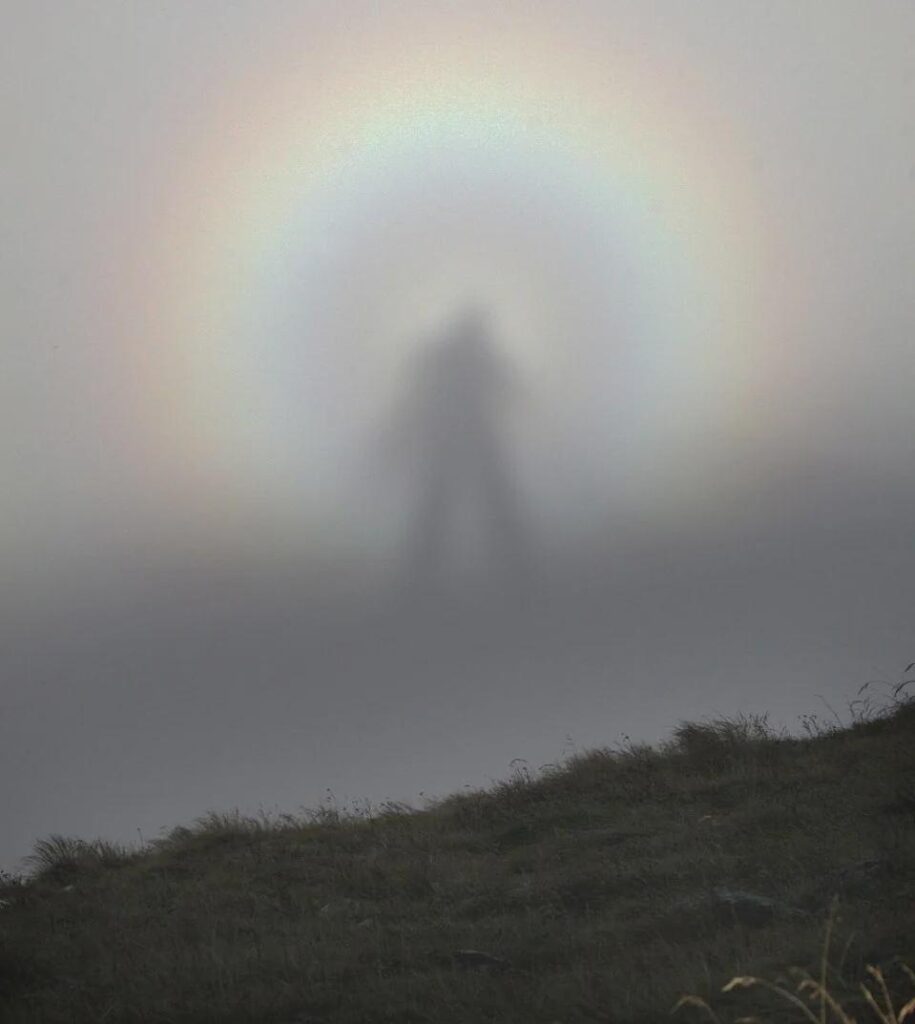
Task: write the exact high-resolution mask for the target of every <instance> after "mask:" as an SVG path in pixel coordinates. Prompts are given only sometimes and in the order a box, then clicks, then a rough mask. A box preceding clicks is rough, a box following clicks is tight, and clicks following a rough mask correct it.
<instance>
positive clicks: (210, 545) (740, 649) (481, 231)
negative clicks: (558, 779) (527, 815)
mask: <svg viewBox="0 0 915 1024" xmlns="http://www.w3.org/2000/svg"><path fill="white" fill-rule="evenodd" d="M3 14H4V18H3V23H4V26H5V30H4V34H3V39H2V41H0V52H2V62H0V67H2V75H3V89H2V92H0V117H2V122H0V124H2V139H3V144H4V159H3V161H2V164H0V210H2V214H0V216H2V228H3V239H4V245H3V247H2V250H0V261H2V262H0V318H2V321H0V326H2V338H3V341H2V345H3V364H2V372H0V421H2V431H0V438H2V441H0V445H2V447H0V460H2V462H0V465H2V472H3V487H2V497H0V503H2V504H0V510H2V520H0V557H2V572H3V578H2V593H0V611H2V620H0V679H2V683H0V686H2V698H0V700H2V703H0V714H2V718H0V794H2V795H0V813H2V820H3V828H2V830H0V864H4V865H7V866H10V865H12V864H14V863H15V862H16V860H17V859H18V858H19V857H21V856H22V855H24V854H25V853H27V852H28V850H29V848H30V845H31V843H32V842H33V840H34V839H35V838H37V837H39V836H42V835H46V834H48V833H50V832H63V833H72V834H79V835H84V836H94V835H97V834H100V835H104V836H107V837H111V838H118V839H125V840H130V839H135V838H137V829H140V830H141V832H142V834H143V835H144V836H145V837H146V838H150V837H152V836H154V835H155V834H156V833H157V831H158V830H159V829H160V828H161V827H163V826H166V825H172V824H177V823H179V822H181V821H183V820H187V819H189V818H191V817H193V816H195V815H197V814H200V813H203V812H204V811H206V810H208V809H210V808H229V807H233V806H239V807H241V808H242V809H244V810H255V809H257V807H258V806H263V807H265V808H272V807H277V806H279V807H281V808H283V809H294V808H296V807H297V806H299V805H301V804H303V803H304V804H311V805H313V804H315V803H317V802H318V801H320V800H321V799H322V798H324V797H325V796H326V795H327V792H328V790H329V791H331V792H332V793H333V795H334V797H335V798H336V799H337V800H339V801H340V802H343V801H345V800H348V799H363V798H365V799H371V800H383V799H386V798H390V799H406V800H418V799H419V794H420V793H421V792H422V793H424V794H426V795H434V794H443V793H445V792H447V791H449V790H452V789H456V788H459V787H460V786H463V785H480V784H484V783H485V782H486V781H487V780H488V779H489V778H493V777H500V776H503V775H504V774H505V773H506V772H507V770H508V766H509V762H510V761H511V760H512V759H513V758H526V759H528V760H529V761H530V763H531V764H533V765H538V764H542V763H544V762H547V761H553V760H556V759H557V758H559V757H560V756H562V754H563V753H564V752H568V751H569V750H571V749H573V748H574V747H586V746H588V745H595V744H600V743H607V742H614V741H616V740H618V739H619V737H620V736H621V735H622V734H628V735H630V736H632V737H634V738H644V739H649V740H653V739H657V738H659V737H660V736H662V735H663V734H664V733H665V732H666V731H667V730H669V729H670V728H671V727H672V726H673V725H675V724H676V722H677V721H678V719H680V718H681V717H685V716H689V717H701V716H704V715H711V714H716V713H724V714H731V713H735V712H737V711H740V710H758V711H769V712H770V713H771V714H772V716H773V718H774V719H775V720H777V721H781V722H785V723H787V724H789V725H790V726H795V725H796V716H797V715H799V714H800V713H802V712H805V711H809V710H823V711H824V712H825V708H824V705H823V704H822V703H821V701H820V699H819V698H818V696H817V695H822V697H824V698H825V699H826V700H828V701H829V702H830V703H831V704H833V705H834V706H836V707H838V708H843V707H844V703H845V702H846V701H847V700H848V699H849V698H850V697H852V696H853V695H854V692H855V690H856V688H857V686H858V685H860V684H861V683H863V682H865V681H867V680H869V679H872V678H875V677H880V678H886V679H892V680H895V679H896V678H898V677H899V672H900V670H901V669H902V667H903V666H904V665H905V664H906V663H908V662H909V661H912V660H913V659H915V642H913V641H915V636H913V628H912V627H913V613H915V572H913V570H915V550H913V537H912V523H913V509H915V506H913V500H915V480H913V472H912V469H913V456H915V403H913V396H912V384H913V372H912V370H913V365H915V360H913V340H915V339H913V329H915V288H913V285H912V267H913V266H915V141H913V140H915V64H913V61H912V54H913V53H915V7H913V5H912V4H910V3H908V2H904V0H900V2H897V3H893V2H884V3H873V2H868V3H845V2H840V0H830V2H828V3H827V2H824V3H807V4H803V5H798V4H795V3H778V2H773V3H767V4H755V3H735V2H733V0H727V2H721V3H718V2H712V0H706V2H704V3H701V4H685V3H657V4H655V3H645V2H639V3H608V2H606V0H603V2H601V3H596V2H595V3H585V2H567V0H566V2H563V3H551V2H548V0H547V2H539V0H538V2H536V3H533V2H531V3H511V2H509V3H504V4H499V5H492V4H488V3H480V4H477V3H472V2H468V3H466V4H446V3H418V2H417V3H411V2H403V3H394V2H383V0H379V2H374V3H350V2H348V0H347V2H341V3H334V4H330V3H325V4H301V3H295V4H293V3H280V2H273V3H262V2H258V3H233V4H227V3H210V2H198V3H194V4H180V3H164V4H153V3H117V4H116V3H113V2H110V3H82V2H79V3H70V4H66V5H61V4H56V3H54V4H52V3H42V2H30V3H6V4H4V5H3ZM468 304H472V305H474V306H475V307H476V308H478V309H480V310H483V311H484V312H485V316H486V318H487V323H488V327H487V331H488V332H489V333H488V335H487V337H488V339H489V342H490V343H491V345H492V347H493V350H494V351H496V352H497V353H498V356H499V359H500V360H501V361H502V362H503V364H504V365H505V366H506V367H508V368H509V372H510V375H511V378H512V380H513V381H514V382H515V384H516V385H517V386H516V394H515V397H513V398H512V399H511V400H510V401H509V400H506V402H505V403H504V405H505V407H504V408H503V407H502V403H501V402H497V403H495V405H494V408H493V419H492V423H491V425H490V426H488V427H487V428H486V430H484V431H483V432H482V433H481V434H480V435H479V436H480V437H488V438H489V439H490V440H492V441H493V443H494V444H495V445H496V446H497V447H498V451H499V455H498V458H497V459H496V460H495V461H496V464H497V465H498V471H497V473H496V475H497V476H498V477H499V479H501V480H502V481H503V482H505V481H510V482H511V487H512V489H513V493H514V494H515V501H516V510H515V513H513V517H512V521H513V522H514V523H515V527H516V532H520V531H521V530H522V529H523V532H524V537H525V542H526V547H527V550H528V551H529V556H528V558H527V561H528V564H527V565H526V566H525V567H524V569H523V571H519V570H518V568H517V566H516V567H515V568H513V569H510V570H509V571H508V572H507V573H498V572H495V571H494V569H493V566H494V565H496V564H497V563H498V562H499V556H500V554H504V548H505V542H504V540H498V539H497V540H495V541H494V542H493V543H492V545H491V546H490V547H489V548H487V547H486V545H485V544H484V543H483V541H482V540H481V539H480V538H481V536H482V535H483V534H484V533H485V527H486V523H487V521H488V520H487V516H489V517H490V518H491V513H492V511H493V503H492V501H491V500H490V499H491V497H492V485H491V484H482V485H470V489H471V490H473V487H474V486H475V487H476V492H475V495H476V499H478V500H477V511H476V513H474V512H473V511H472V510H471V511H467V510H465V509H461V510H457V511H455V515H454V518H453V520H452V519H449V520H448V524H447V525H444V521H442V525H441V527H440V528H439V527H436V528H435V529H433V530H432V536H433V546H436V545H437V546H439V547H441V546H443V545H445V544H448V545H453V548H454V550H453V551H451V553H450V554H449V559H450V562H449V565H450V568H449V569H447V570H445V571H443V572H441V573H439V574H438V575H437V576H436V578H434V579H432V580H429V579H426V580H422V581H419V580H417V579H416V578H415V577H411V576H410V574H409V573H406V572H405V571H404V567H405V566H406V565H408V564H409V560H410V553H411V552H413V553H414V554H415V553H416V551H418V550H419V548H420V545H419V542H418V541H417V540H416V533H417V531H419V532H421V530H422V528H421V527H418V526H417V525H416V524H417V522H420V521H421V520H422V512H421V505H422V501H423V495H424V494H425V495H427V496H428V494H429V493H430V489H431V492H435V488H436V487H438V486H439V485H437V484H429V483H428V482H427V481H426V477H425V476H423V472H424V471H423V470H421V469H417V468H416V465H417V464H416V463H415V461H414V463H412V464H411V466H412V468H411V466H408V467H407V468H406V469H405V468H404V463H403V460H404V459H405V458H406V459H407V461H408V462H409V459H410V458H411V457H412V458H414V460H415V457H416V451H415V442H416V439H417V438H426V439H428V437H430V436H432V437H437V436H438V433H437V430H438V427H436V426H435V424H438V425H439V427H441V423H442V421H441V419H440V417H441V416H442V415H443V414H442V413H441V408H442V407H450V406H449V403H451V404H452V405H454V406H455V407H459V408H465V407H466V406H467V405H468V402H467V401H466V398H467V395H468V394H469V393H473V392H474V390H475V387H476V386H475V385H473V384H471V385H469V388H470V391H469V392H468V390H467V387H468V385H466V384H465V385H455V387H456V389H457V390H456V396H457V397H455V393H452V392H449V395H450V397H448V398H446V399H445V400H444V401H443V402H438V401H436V400H433V401H431V402H430V403H429V405H430V407H431V408H432V409H433V411H432V412H429V411H426V412H425V413H422V414H421V416H420V419H419V420H418V421H417V420H416V419H415V418H414V420H413V427H412V428H411V429H408V430H407V431H406V433H407V437H406V440H404V436H403V434H401V435H399V436H400V441H399V442H397V443H395V444H394V446H393V447H394V448H395V449H397V448H398V445H399V450H398V451H395V452H394V453H393V454H392V452H391V446H390V444H389V443H388V441H387V440H386V439H387V438H388V436H389V434H388V432H389V430H390V426H391V424H392V423H396V422H398V420H399V419H402V418H403V413H404V411H405V410H406V409H408V408H409V407H410V405H409V403H410V401H411V399H410V395H411V393H412V392H411V388H413V387H415V386H416V385H415V381H416V379H417V375H419V377H422V372H423V371H422V370H421V368H422V367H423V366H426V365H428V363H429V360H430V359H431V360H432V362H433V363H434V362H435V359H436V356H435V352H436V351H438V349H437V348H436V346H441V345H442V344H443V339H446V338H447V337H448V336H449V331H452V330H453V325H454V323H455V317H456V316H457V315H458V314H459V313H460V311H461V310H462V309H466V308H467V306H468ZM440 376H442V375H440ZM472 376H473V375H472V374H471V377H472ZM443 377H444V379H445V380H446V383H444V384H442V383H439V384H437V385H436V387H437V388H439V389H442V388H443V389H444V391H446V392H447V391H449V388H450V387H451V385H450V384H449V383H447V381H450V380H452V379H453V377H454V375H453V374H451V375H450V376H449V374H448V373H444V374H443ZM462 388H463V389H464V390H461V389H462ZM477 390H479V389H477ZM433 391H435V388H433ZM436 394H438V392H436ZM433 398H434V396H433ZM469 404H473V403H472V402H471V403H469ZM435 409H438V410H439V411H438V412H435V411H434V410H435ZM423 416H425V417H426V419H425V420H424V419H423V418H422V417H423ZM429 417H432V419H431V420H430V419H429ZM437 417H438V418H437ZM449 422H451V423H452V425H453V424H455V423H456V424H458V428H457V432H458V433H460V434H462V435H464V434H465V433H466V430H465V429H464V427H462V426H460V424H461V423H462V421H461V420H460V416H459V415H458V417H457V419H453V420H451V421H449ZM466 422H469V421H466ZM417 424H418V425H417ZM430 424H431V425H432V426H431V428H430ZM467 429H468V430H469V427H468V428H467ZM411 430H412V433H411ZM395 433H396V431H395ZM442 433H445V434H447V433H448V431H447V430H445V429H444V428H442ZM452 433H454V431H452ZM474 436H477V435H474ZM411 438H412V440H411ZM423 443H424V444H425V447H424V448H423V454H422V456H421V459H420V461H421V462H422V460H423V459H425V463H424V464H426V463H428V464H432V463H435V464H440V463H441V462H442V460H444V461H445V462H446V463H447V465H449V466H451V467H452V469H453V470H454V471H453V472H451V473H450V476H451V477H453V478H454V477H461V474H462V473H464V470H465V469H466V468H467V467H470V470H469V476H471V477H472V476H473V472H474V468H473V467H475V466H476V467H478V466H479V464H480V460H481V458H482V456H481V455H480V454H479V453H480V451H481V450H482V449H481V448H480V447H479V445H477V447H474V446H473V445H471V446H470V449H461V452H463V454H461V453H458V454H455V453H454V451H453V450H452V449H449V450H448V452H447V453H444V452H443V450H442V449H440V448H436V445H435V444H434V443H432V442H428V441H426V442H423ZM411 444H413V445H414V447H413V448H411ZM484 447H485V445H484ZM411 452H412V455H411V454H410V453H411ZM468 452H469V454H468ZM455 460H456V461H455ZM462 460H463V461H462ZM448 475H449V474H446V476H448ZM465 475H468V474H465ZM455 486H456V488H457V489H456V490H451V491H448V492H447V493H445V492H444V491H443V492H442V493H441V494H440V495H439V499H440V500H439V501H438V505H446V506H449V507H450V506H451V505H453V504H455V502H456V498H455V495H456V494H458V493H462V488H463V485H455ZM431 504H432V505H435V504H436V502H435V501H432V502H431ZM469 504H470V505H472V504H473V502H472V501H471V502H469ZM481 509H482V511H481ZM440 514H441V513H440V512H436V513H435V515H436V516H439V515H440ZM465 520H466V521H465ZM436 521H437V522H438V520H436ZM481 524H482V526H481ZM481 529H482V531H483V533H481ZM522 577H523V578H522ZM825 713H827V714H828V712H825Z"/></svg>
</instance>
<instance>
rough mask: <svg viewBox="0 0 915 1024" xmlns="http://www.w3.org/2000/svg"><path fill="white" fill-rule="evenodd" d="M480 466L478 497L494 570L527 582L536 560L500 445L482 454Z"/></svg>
mask: <svg viewBox="0 0 915 1024" xmlns="http://www.w3.org/2000/svg"><path fill="white" fill-rule="evenodd" d="M478 469H479V473H478V487H479V494H478V499H479V508H480V515H481V516H482V517H483V521H484V523H483V525H484V526H485V530H486V535H487V536H486V540H487V544H488V560H489V562H490V563H491V565H492V569H493V572H494V573H495V574H498V575H499V576H500V577H501V578H502V579H503V580H504V581H506V582H509V583H512V584H518V585H524V584H526V583H528V582H529V581H530V580H531V578H532V573H533V560H532V550H531V543H530V536H529V531H528V529H527V525H526V523H525V521H524V515H523V513H522V511H521V502H520V500H519V496H518V492H517V488H516V485H515V481H514V478H513V474H512V472H511V469H510V468H509V467H508V465H507V464H506V462H505V459H504V457H503V455H502V453H501V452H500V451H499V449H498V446H496V445H492V446H488V447H487V448H486V449H485V450H484V451H482V452H481V453H480V460H479V466H478Z"/></svg>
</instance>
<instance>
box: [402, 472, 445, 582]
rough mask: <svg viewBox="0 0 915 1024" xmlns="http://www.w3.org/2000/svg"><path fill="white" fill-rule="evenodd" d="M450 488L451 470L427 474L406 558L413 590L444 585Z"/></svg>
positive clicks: (409, 538) (406, 574)
mask: <svg viewBox="0 0 915 1024" xmlns="http://www.w3.org/2000/svg"><path fill="white" fill-rule="evenodd" d="M450 490H451V487H450V484H449V480H448V474H447V473H445V472H444V471H443V470H442V469H441V468H438V467H435V468H433V469H430V470H429V471H428V472H427V473H425V474H423V479H422V481H421V483H420V487H419V493H418V495H417V503H416V510H415V513H414V516H413V521H412V524H411V528H410V532H409V534H408V536H407V542H406V553H405V559H404V563H405V564H404V568H405V580H404V582H405V584H406V586H407V588H408V589H410V590H429V589H433V588H439V587H441V586H443V585H444V582H445V574H446V571H447V557H446V555H447V541H448V536H447V532H448V519H449V516H448V503H449V497H450Z"/></svg>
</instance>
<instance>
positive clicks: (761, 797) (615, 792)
mask: <svg viewBox="0 0 915 1024" xmlns="http://www.w3.org/2000/svg"><path fill="white" fill-rule="evenodd" d="M835 898H838V910H837V912H836V915H835V919H834V921H833V927H832V937H831V947H830V953H829V956H828V964H829V966H828V970H827V972H826V975H825V981H826V983H827V986H828V988H829V989H830V991H831V992H832V993H833V994H834V995H835V997H836V998H837V999H838V1000H840V1001H841V1003H842V1005H844V1006H845V1007H847V1008H848V1010H849V1011H850V1012H853V1014H854V1015H855V1016H856V1017H857V1019H858V1020H859V1021H862V1022H863V1021H865V1020H869V1019H873V1020H877V1019H878V1017H877V1016H875V1015H874V1010H873V1008H872V1007H869V1006H868V1005H867V1004H866V998H865V996H864V995H863V993H862V991H861V989H860V988H859V983H860V982H861V981H862V980H868V981H869V984H870V985H871V989H872V990H873V991H874V993H875V998H876V999H877V1001H878V1005H882V1003H880V999H881V998H882V996H881V993H880V991H879V988H880V986H879V983H878V980H877V979H876V978H874V977H872V976H869V975H867V974H866V966H867V965H868V964H873V965H877V966H879V967H881V968H882V969H883V971H884V974H885V977H886V981H887V984H888V986H889V989H890V997H891V999H892V1000H893V1002H894V1003H895V1005H896V1006H897V1008H898V1007H899V1006H901V1004H902V1003H904V1002H905V1001H906V1000H907V999H908V998H910V997H911V996H912V995H913V994H915V987H913V983H912V980H911V979H910V978H908V977H907V976H906V974H905V972H904V970H903V968H902V966H900V964H899V962H897V961H898V960H899V959H901V960H902V961H908V963H910V964H912V965H913V966H915V704H912V703H911V702H902V701H901V698H900V696H899V695H897V697H896V699H895V700H894V701H893V703H892V706H891V707H890V708H889V709H888V710H886V711H885V712H883V713H881V714H877V715H871V716H863V718H859V720H858V721H857V722H856V723H855V724H853V725H850V726H848V727H839V726H838V725H836V726H835V727H832V728H826V727H824V726H823V725H822V724H821V723H817V722H815V721H813V720H809V721H808V722H807V731H806V735H805V736H804V737H803V738H788V737H785V736H780V735H775V734H773V732H772V731H771V730H770V729H769V728H768V727H767V725H766V723H765V721H764V720H759V719H737V720H734V721H729V722H728V721H718V722H711V723H705V724H686V725H682V726H681V727H680V728H679V729H677V730H675V732H674V734H673V737H672V739H671V740H670V741H669V742H668V743H666V744H664V745H663V746H662V747H660V748H648V747H642V746H630V747H628V748H624V749H620V750H616V751H609V750H599V751H594V752H591V753H588V754H584V755H581V756H577V757H574V758H572V759H571V760H570V761H568V762H567V763H565V764H563V765H561V766H557V767H553V768H547V769H544V770H541V771H539V772H537V773H535V774H531V773H529V772H528V771H527V770H525V769H523V768H522V769H519V770H517V771H516V772H515V774H514V775H513V776H512V777H511V778H510V779H508V780H507V781H505V782H503V783H500V784H499V785H496V786H495V787H494V788H492V789H491V790H489V791H486V792H478V793H472V794H462V795H459V796H453V797H451V798H448V799H446V800H444V801H442V802H440V803H439V804H437V805H436V806H434V807H432V808H430V809H427V810H423V811H410V810H408V809H404V808H398V807H386V808H382V809H379V810H376V811H375V812H373V813H371V814H362V815H361V816H359V815H357V816H352V815H343V814H339V813H337V812H335V811H333V810H326V809H325V810H324V811H323V812H320V813H316V814H311V815H307V816H305V817H303V818H291V817H290V818H282V819H279V820H276V821H257V820H249V819H245V818H242V817H240V816H238V815H227V816H218V815H210V816H208V817H206V818H203V819H201V820H200V821H199V822H197V823H196V824H195V825H194V826H193V827H191V828H178V829H175V830H174V831H173V832H172V833H171V834H170V835H168V836H167V837H166V838H164V839H162V840H159V841H157V842H155V843H152V844H149V845H147V847H146V848H144V849H143V850H139V851H126V850H122V849H119V848H116V847H112V846H111V845H108V844H104V843H86V842H81V841H77V840H66V839H61V838H51V839H48V840H46V841H44V842H42V843H40V844H39V845H38V847H37V848H36V851H35V856H34V858H33V871H32V873H31V874H30V876H29V877H28V878H27V879H20V880H17V879H12V878H8V877H7V878H5V879H4V880H3V882H2V885H0V900H2V909H0V1019H2V1020H3V1021H7V1022H9V1024H24V1022H32V1021H34V1022H45V1021H47V1022H58V1021H59V1022H64V1021H72V1022H90V1021H91V1022H93V1024H95V1022H101V1021H107V1022H121V1021H125V1022H126V1021H136V1022H140V1021H142V1022H166V1021H168V1022H176V1024H178V1022H181V1024H191V1022H195V1024H196V1022H204V1021H213V1022H226V1024H228V1022H243V1021H244V1022H254V1021H257V1022H265V1024H271V1022H275V1024H293V1022H298V1024H305V1022H312V1024H318V1022H328V1024H329V1022H360V1024H369V1022H377V1024H381V1022H391V1024H393V1022H417V1024H418V1022H429V1024H433V1022H434V1024H459V1022H460V1024H470V1022H476V1021H493V1022H503V1021H504V1022H524V1024H532V1022H541V1021H542V1022H544V1024H554V1022H563V1024H568V1022H573V1021H608V1022H609V1021H615V1022H630V1021H631V1022H636V1021H645V1022H647V1021H660V1020H669V1019H670V1011H671V1008H672V1007H673V1005H674V1003H675V1002H676V1001H677V1000H678V998H679V997H680V996H682V995H684V994H688V993H689V994H693V995H695V996H697V997H700V998H702V999H704V1000H707V1002H708V1003H709V1004H710V1006H711V1008H712V1009H713V1011H714V1013H716V1014H717V1015H719V1016H720V1019H721V1020H722V1021H732V1020H735V1019H736V1018H739V1017H747V1016H751V1015H757V1016H758V1017H760V1018H761V1019H764V1020H767V1021H775V1020H778V1021H782V1020H784V1021H789V1020H803V1019H809V1020H813V1021H818V1020H821V1019H823V1020H825V1019H827V1018H825V1017H823V1018H821V1017H820V1010H819V1009H818V1008H817V1004H816V999H814V1000H813V1002H812V1003H811V1004H809V1005H811V1006H812V1007H813V1010H812V1012H811V1011H810V1010H809V1009H807V1004H805V1003H804V1002H803V1001H802V1003H801V1004H799V1005H798V1006H795V1005H793V1004H792V1003H790V1002H789V1001H788V1000H787V999H786V998H784V996H781V995H779V994H778V993H776V992H773V991H771V990H768V989H766V988H764V987H763V986H760V985H756V986H753V987H747V988H741V987H735V988H734V990H732V991H731V992H730V993H726V994H722V993H721V988H722V986H723V985H724V984H725V983H726V982H727V981H728V980H729V979H730V978H731V977H732V976H734V975H750V974H752V975H757V976H763V977H765V978H771V979H775V978H777V977H779V976H780V975H782V976H784V977H786V979H787V976H786V975H784V972H785V970H786V969H787V968H788V967H789V966H790V965H798V966H800V967H802V968H806V969H808V970H809V971H811V972H812V974H813V977H814V978H815V979H816V980H817V981H819V980H820V979H821V975H820V972H821V951H822V946H823V940H824V931H825V925H826V921H827V919H828V917H829V913H830V907H831V906H832V905H833V901H834V899H835ZM796 981H797V979H796V978H795V979H793V980H791V981H790V984H789V987H790V989H791V991H795V990H796V989H795V986H796ZM802 998H803V997H802ZM805 1009H807V1012H808V1013H809V1014H811V1015H810V1016H808V1017H806V1018H805V1016H804V1013H803V1012H802V1011H803V1010H805ZM883 1012H884V1019H885V1020H888V1021H889V1020H893V1019H894V1018H893V1017H892V1016H887V1011H885V1010H884V1011H883ZM708 1016H709V1010H708V1009H707V1008H703V1007H701V1006H694V1005H687V1006H685V1007H682V1008H681V1009H680V1010H678V1011H677V1019H682V1020H685V1021H689V1020H699V1019H708ZM828 1019H830V1020H831V1019H834V1018H833V1017H832V1016H831V1015H830V1016H829V1018H828ZM836 1019H837V1018H836Z"/></svg>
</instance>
